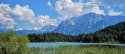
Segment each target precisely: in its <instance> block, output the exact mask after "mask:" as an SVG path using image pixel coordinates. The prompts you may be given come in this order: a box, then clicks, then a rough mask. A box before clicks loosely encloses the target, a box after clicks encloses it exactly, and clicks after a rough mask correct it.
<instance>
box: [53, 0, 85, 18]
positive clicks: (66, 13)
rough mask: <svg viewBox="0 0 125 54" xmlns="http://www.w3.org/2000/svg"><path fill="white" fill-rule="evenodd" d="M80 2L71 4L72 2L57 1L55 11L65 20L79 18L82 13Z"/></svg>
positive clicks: (68, 0)
mask: <svg viewBox="0 0 125 54" xmlns="http://www.w3.org/2000/svg"><path fill="white" fill-rule="evenodd" d="M82 8H83V5H82V2H81V1H79V2H76V3H74V2H72V0H59V1H57V2H56V4H55V10H56V11H57V12H58V13H59V14H60V15H61V17H63V18H64V19H63V20H65V19H67V18H71V17H73V16H80V15H81V13H82Z"/></svg>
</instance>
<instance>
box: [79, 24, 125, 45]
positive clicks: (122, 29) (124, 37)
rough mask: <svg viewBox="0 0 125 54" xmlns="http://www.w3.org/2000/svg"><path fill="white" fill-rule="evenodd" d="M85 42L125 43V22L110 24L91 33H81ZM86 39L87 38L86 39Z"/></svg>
mask: <svg viewBox="0 0 125 54" xmlns="http://www.w3.org/2000/svg"><path fill="white" fill-rule="evenodd" d="M82 37H84V38H83V40H82V41H84V42H86V41H87V42H120V43H125V22H120V23H118V24H115V25H111V26H108V27H106V28H104V29H102V30H99V31H96V32H94V33H89V34H80V35H79V38H82ZM85 39H86V40H85Z"/></svg>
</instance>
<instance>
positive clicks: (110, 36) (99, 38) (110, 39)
mask: <svg viewBox="0 0 125 54" xmlns="http://www.w3.org/2000/svg"><path fill="white" fill-rule="evenodd" d="M28 37H29V40H30V41H31V42H84V43H85V42H87V43H88V42H92V43H93V42H94V43H125V21H124V22H120V23H118V24H115V25H110V26H108V27H106V28H103V29H101V30H98V31H96V32H94V33H88V34H79V35H67V34H62V33H51V32H49V33H43V34H29V35H28Z"/></svg>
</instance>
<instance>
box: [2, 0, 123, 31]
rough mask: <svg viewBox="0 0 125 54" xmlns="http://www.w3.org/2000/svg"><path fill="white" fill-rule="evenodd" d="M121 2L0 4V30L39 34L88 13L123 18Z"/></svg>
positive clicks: (11, 0)
mask: <svg viewBox="0 0 125 54" xmlns="http://www.w3.org/2000/svg"><path fill="white" fill-rule="evenodd" d="M124 8H125V2H124V0H0V29H11V28H15V27H16V30H23V29H25V30H39V29H42V28H45V27H47V26H58V25H59V23H61V22H62V21H65V20H67V19H71V18H73V17H78V16H81V15H84V14H88V13H95V14H102V15H109V16H117V15H121V16H125V9H124Z"/></svg>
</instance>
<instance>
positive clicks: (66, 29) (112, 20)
mask: <svg viewBox="0 0 125 54" xmlns="http://www.w3.org/2000/svg"><path fill="white" fill-rule="evenodd" d="M122 21H125V16H108V15H98V14H94V13H89V14H85V15H82V16H79V17H74V18H71V19H68V20H66V21H63V22H62V23H60V24H59V26H58V27H57V28H56V29H55V30H54V31H53V32H58V33H64V34H71V35H78V34H82V33H91V32H95V31H97V30H101V29H103V28H105V27H107V26H109V25H114V24H116V23H118V22H122Z"/></svg>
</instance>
